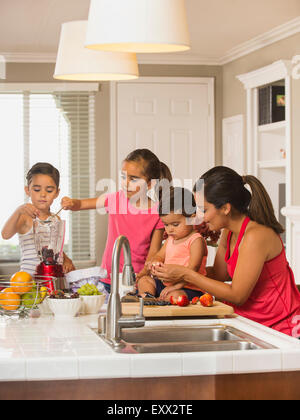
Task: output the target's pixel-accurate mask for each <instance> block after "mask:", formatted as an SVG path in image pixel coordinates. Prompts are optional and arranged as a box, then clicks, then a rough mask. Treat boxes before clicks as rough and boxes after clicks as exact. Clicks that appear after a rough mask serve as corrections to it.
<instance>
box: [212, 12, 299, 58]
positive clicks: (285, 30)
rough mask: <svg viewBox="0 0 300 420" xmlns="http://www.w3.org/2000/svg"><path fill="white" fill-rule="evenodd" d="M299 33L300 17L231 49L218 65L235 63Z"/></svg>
mask: <svg viewBox="0 0 300 420" xmlns="http://www.w3.org/2000/svg"><path fill="white" fill-rule="evenodd" d="M299 32H300V16H299V17H297V18H295V19H292V20H290V21H289V22H286V23H284V24H283V25H279V26H276V28H273V29H272V30H270V31H268V32H265V33H264V34H262V35H258V36H256V37H255V38H252V39H250V40H249V41H247V42H244V43H242V44H239V45H237V46H236V47H234V48H232V49H231V50H230V51H228V52H227V53H226V54H225V55H224V56H223V57H221V58H220V65H224V64H228V63H230V62H231V61H235V60H237V59H238V58H241V57H243V56H245V55H248V54H250V53H252V52H254V51H257V50H259V49H261V48H264V47H267V46H268V45H271V44H274V43H275V42H278V41H281V40H283V39H286V38H289V37H290V36H292V35H295V34H297V33H299Z"/></svg>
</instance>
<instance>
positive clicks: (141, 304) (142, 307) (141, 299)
mask: <svg viewBox="0 0 300 420" xmlns="http://www.w3.org/2000/svg"><path fill="white" fill-rule="evenodd" d="M139 300H140V313H139V316H140V317H141V318H143V317H144V299H143V298H142V297H140V298H139Z"/></svg>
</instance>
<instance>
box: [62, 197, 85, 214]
mask: <svg viewBox="0 0 300 420" xmlns="http://www.w3.org/2000/svg"><path fill="white" fill-rule="evenodd" d="M61 206H62V208H63V209H64V210H72V211H78V210H80V207H81V202H80V200H77V199H75V198H70V197H63V198H62V199H61Z"/></svg>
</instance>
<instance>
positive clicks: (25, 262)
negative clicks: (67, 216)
mask: <svg viewBox="0 0 300 420" xmlns="http://www.w3.org/2000/svg"><path fill="white" fill-rule="evenodd" d="M26 179H27V185H26V186H25V192H26V194H27V195H28V197H30V199H31V203H28V204H23V205H21V206H20V207H18V208H17V209H16V210H15V211H14V213H13V214H12V215H11V217H10V218H9V219H8V220H7V222H6V223H5V225H4V227H3V229H2V232H1V233H2V238H3V239H10V238H12V237H13V236H14V235H15V234H16V233H17V234H18V236H19V243H20V250H21V268H20V269H21V271H26V272H27V273H29V274H34V273H35V269H36V266H37V265H38V264H39V263H40V259H39V257H38V254H37V251H36V248H35V243H34V236H33V220H34V219H35V218H38V219H40V220H47V219H48V218H49V217H50V216H51V213H50V206H51V204H52V203H53V201H54V200H55V198H57V196H58V195H59V179H60V175H59V171H58V170H57V169H56V168H54V167H53V166H52V165H50V164H49V163H36V164H35V165H34V166H33V167H32V168H31V169H30V170H29V172H28V174H27V177H26ZM63 269H64V272H65V273H68V272H69V271H72V270H74V269H75V267H74V266H73V263H72V261H71V260H70V258H68V257H67V256H66V254H65V253H64V254H63Z"/></svg>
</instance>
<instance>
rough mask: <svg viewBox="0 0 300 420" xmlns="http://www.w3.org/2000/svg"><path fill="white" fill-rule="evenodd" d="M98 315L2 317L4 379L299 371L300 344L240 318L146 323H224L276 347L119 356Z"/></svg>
mask: <svg viewBox="0 0 300 420" xmlns="http://www.w3.org/2000/svg"><path fill="white" fill-rule="evenodd" d="M97 319H98V316H97V315H89V316H79V317H77V318H73V319H71V320H68V321H61V320H60V321H58V320H56V319H55V318H54V317H53V316H43V317H41V318H38V319H32V318H27V319H23V320H4V319H2V318H0V381H24V380H29V381H33V380H62V379H96V378H98V379H99V378H133V377H136V378H138V377H144V378H145V377H168V376H191V375H217V374H237V373H254V372H278V371H296V370H300V340H298V339H296V338H292V337H288V336H286V335H284V334H281V333H278V332H276V331H274V330H271V329H269V328H266V327H263V326H262V325H259V324H256V323H254V322H252V321H249V320H247V319H245V318H242V317H233V318H227V319H204V320H200V319H193V320H190V319H189V320H173V321H147V322H146V326H148V325H153V324H155V325H158V324H160V325H194V324H197V325H212V324H225V325H230V326H233V327H236V328H238V329H240V330H242V331H244V332H246V333H249V334H251V335H253V336H255V337H257V338H260V339H262V340H264V341H266V342H267V343H269V344H272V345H273V346H275V347H277V348H276V349H264V350H251V351H221V352H220V351H218V352H193V353H164V354H150V353H147V354H119V353H115V352H114V351H113V350H112V349H111V348H110V347H109V346H108V345H107V344H106V343H105V342H104V341H102V340H101V339H100V338H99V337H98V336H97V334H96V333H95V332H94V331H93V330H92V328H96V327H97Z"/></svg>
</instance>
